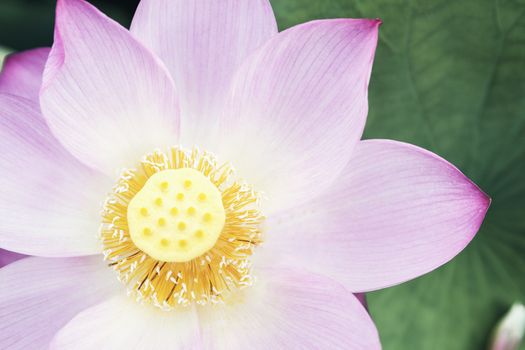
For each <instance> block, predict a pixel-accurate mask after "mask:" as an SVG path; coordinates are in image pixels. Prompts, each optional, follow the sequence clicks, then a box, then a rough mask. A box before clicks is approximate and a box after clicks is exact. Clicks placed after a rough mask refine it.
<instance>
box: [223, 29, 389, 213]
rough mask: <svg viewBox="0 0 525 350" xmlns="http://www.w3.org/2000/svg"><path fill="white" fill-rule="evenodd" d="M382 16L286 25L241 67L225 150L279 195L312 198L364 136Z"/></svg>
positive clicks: (282, 202)
mask: <svg viewBox="0 0 525 350" xmlns="http://www.w3.org/2000/svg"><path fill="white" fill-rule="evenodd" d="M379 24H380V21H378V20H366V19H359V20H356V19H339V20H324V21H315V22H310V23H306V24H303V25H299V26H296V27H293V28H291V29H289V30H286V31H284V32H282V33H280V34H279V35H277V36H276V37H274V38H273V39H271V40H270V41H269V42H268V43H267V44H265V45H264V46H263V47H262V48H261V49H260V50H258V51H257V53H255V54H254V55H252V56H251V57H250V58H249V59H248V61H247V62H246V64H244V65H243V67H242V68H241V69H240V71H239V72H237V74H236V77H235V79H234V82H233V87H232V91H231V96H230V102H229V104H228V106H227V109H226V112H225V113H224V116H223V118H222V119H221V129H222V137H223V139H222V143H223V144H224V149H222V150H221V152H219V154H220V156H221V157H222V158H224V159H226V160H228V161H232V162H233V164H234V166H235V167H237V168H238V170H239V173H240V175H241V176H243V177H245V178H246V179H247V180H248V182H251V183H254V184H255V185H256V188H258V189H259V190H262V191H264V192H265V194H266V195H267V196H268V198H269V199H270V200H271V201H272V202H271V204H269V208H268V211H267V213H268V212H269V211H276V210H279V209H283V208H286V207H290V206H295V205H297V204H299V203H300V202H304V201H306V200H308V199H309V198H311V197H312V195H314V194H316V193H320V192H322V190H323V189H325V188H326V187H327V186H328V185H329V184H331V183H332V181H333V180H334V179H335V178H336V177H337V176H338V174H339V173H340V171H341V170H342V169H343V168H344V166H345V164H346V162H347V160H348V159H349V157H350V154H351V151H352V149H353V147H354V145H355V144H356V143H357V142H358V140H359V139H360V137H361V134H362V131H363V127H364V125H365V120H366V115H367V110H368V103H367V87H368V81H369V78H370V71H371V68H372V61H373V57H374V51H375V47H376V44H377V34H378V27H379Z"/></svg>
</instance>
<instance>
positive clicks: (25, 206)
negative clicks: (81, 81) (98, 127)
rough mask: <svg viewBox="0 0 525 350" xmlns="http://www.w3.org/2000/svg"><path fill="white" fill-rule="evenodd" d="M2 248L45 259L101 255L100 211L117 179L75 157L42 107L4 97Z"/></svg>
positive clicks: (0, 99) (0, 101)
mask: <svg viewBox="0 0 525 350" xmlns="http://www.w3.org/2000/svg"><path fill="white" fill-rule="evenodd" d="M0 149H2V152H0V172H1V174H2V178H1V180H0V183H1V186H0V187H1V188H2V191H0V212H1V213H2V214H1V216H0V247H2V248H5V249H8V250H12V251H16V252H19V253H25V254H30V255H42V256H75V255H85V254H93V253H99V252H100V248H99V244H98V241H97V238H96V235H97V232H98V227H99V225H100V214H99V212H100V207H101V204H100V203H101V201H102V200H103V199H104V194H105V193H106V192H107V191H109V190H110V189H111V184H112V180H111V179H108V178H106V177H105V176H104V175H102V174H100V173H98V172H96V171H93V170H91V169H90V168H88V167H86V166H85V165H83V164H82V163H80V162H79V161H78V160H77V159H75V158H74V157H73V156H72V155H71V154H69V153H68V152H67V151H66V150H65V149H64V148H63V147H62V146H61V145H60V144H59V143H58V142H57V140H56V139H55V138H54V137H53V135H52V134H51V132H50V131H49V129H48V127H47V125H46V124H45V121H44V120H43V118H42V117H41V115H40V112H39V111H38V105H36V104H35V103H34V102H31V101H29V100H26V99H23V98H22V97H16V96H13V95H1V94H0Z"/></svg>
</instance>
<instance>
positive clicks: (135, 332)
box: [51, 295, 201, 350]
mask: <svg viewBox="0 0 525 350" xmlns="http://www.w3.org/2000/svg"><path fill="white" fill-rule="evenodd" d="M51 349H53V350H57V349H67V350H69V349H75V350H82V349H86V350H91V349H152V350H153V349H181V350H182V349H186V350H189V349H195V350H197V349H201V347H200V341H199V335H198V322H197V318H196V313H195V310H194V309H192V308H188V309H180V310H175V311H172V312H165V311H162V310H160V309H158V308H155V307H153V306H151V305H140V304H139V303H137V302H136V301H135V300H134V299H132V298H129V297H126V295H123V296H116V297H113V298H112V299H109V300H107V301H105V302H103V303H101V304H99V305H96V306H93V307H91V308H89V309H87V310H85V311H84V312H81V313H80V314H79V315H78V316H76V317H75V318H74V319H72V320H71V321H70V322H69V323H68V324H67V325H66V326H65V327H64V328H62V329H61V330H60V332H58V334H57V335H56V336H55V338H54V340H53V342H52V344H51Z"/></svg>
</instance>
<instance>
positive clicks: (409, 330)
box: [272, 0, 525, 350]
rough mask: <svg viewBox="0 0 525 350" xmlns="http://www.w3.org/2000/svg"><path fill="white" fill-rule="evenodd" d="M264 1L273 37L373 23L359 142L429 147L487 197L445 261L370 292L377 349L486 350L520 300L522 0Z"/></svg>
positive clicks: (524, 171)
mask: <svg viewBox="0 0 525 350" xmlns="http://www.w3.org/2000/svg"><path fill="white" fill-rule="evenodd" d="M272 4H273V6H274V10H275V12H276V14H277V18H278V22H279V24H280V27H281V29H284V28H286V27H289V26H291V25H294V24H297V23H301V22H305V21H307V20H312V19H317V18H335V17H370V18H376V17H379V18H381V19H382V20H383V26H382V27H381V34H380V41H379V46H378V49H377V55H376V60H375V66H374V70H373V74H372V80H371V84H370V99H369V100H370V113H369V119H368V124H367V127H366V131H365V137H366V138H390V139H396V140H402V141H407V142H410V143H413V144H417V145H420V146H422V147H425V148H427V149H430V150H432V151H434V152H436V153H438V154H440V155H441V156H443V157H445V158H446V159H448V160H449V161H451V162H452V163H454V164H455V165H457V166H458V167H459V168H460V169H461V170H462V171H463V172H464V173H465V174H466V175H468V176H469V177H470V178H471V179H473V180H474V181H475V182H476V183H477V184H478V185H479V186H480V187H481V188H482V189H483V190H484V191H485V192H486V193H488V194H489V195H490V196H491V197H492V199H493V202H492V206H491V208H490V210H489V213H488V215H487V218H486V220H485V223H484V224H483V227H482V229H481V230H480V232H479V233H478V235H477V236H476V238H475V239H474V241H473V242H472V244H471V245H470V246H469V247H467V249H465V250H464V251H463V252H462V253H461V254H460V255H459V256H457V257H456V258H455V259H454V260H453V261H452V262H450V263H449V264H447V265H445V266H444V267H442V268H440V269H438V270H436V271H434V272H432V273H430V274H428V275H426V276H423V277H421V278H418V279H416V280H414V281H411V282H408V283H405V284H403V285H400V286H397V287H393V288H389V289H386V290H383V291H379V292H374V293H371V294H370V295H369V304H370V311H371V313H372V316H373V317H374V319H375V321H376V323H377V326H378V328H379V331H380V335H381V338H382V342H383V346H384V348H385V349H387V350H388V349H399V350H406V349H436V350H437V349H439V350H443V349H447V350H469V349H472V350H474V349H476V350H478V349H484V348H486V344H487V342H488V339H489V336H490V331H491V329H492V327H493V326H494V325H495V324H496V323H497V321H498V319H499V318H500V317H501V316H502V315H503V314H504V313H505V312H506V310H507V309H508V308H509V306H510V305H511V304H512V303H513V302H514V301H515V300H521V301H525V1H523V0H521V1H510V0H507V1H504V0H500V1H498V0H495V1H489V0H471V1H467V0H458V1H450V0H432V1H430V0H427V1H422V0H420V1H415V0H414V1H409V0H362V1H357V0H355V1H349V0H318V1H311V0H273V1H272ZM350 268H351V267H350ZM522 349H525V346H523V347H522Z"/></svg>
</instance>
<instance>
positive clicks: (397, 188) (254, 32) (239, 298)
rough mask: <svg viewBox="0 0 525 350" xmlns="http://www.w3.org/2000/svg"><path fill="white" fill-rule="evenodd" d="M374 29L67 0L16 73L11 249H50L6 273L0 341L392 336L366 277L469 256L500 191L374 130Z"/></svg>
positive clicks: (216, 4) (190, 4) (260, 345)
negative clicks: (48, 37) (124, 13)
mask: <svg viewBox="0 0 525 350" xmlns="http://www.w3.org/2000/svg"><path fill="white" fill-rule="evenodd" d="M379 25H380V21H379V20H368V19H337V20H322V21H314V22H310V23H306V24H303V25H299V26H296V27H293V28H291V29H289V30H286V31H284V32H282V33H277V28H276V24H275V19H274V16H273V13H272V10H271V7H270V4H269V3H268V1H267V0H250V1H234V0H231V1H230V0H224V1H195V0H186V1H169V0H143V1H142V3H141V4H140V6H139V9H138V11H137V13H136V15H135V18H134V20H133V24H132V26H131V30H130V31H127V30H126V29H124V28H123V27H121V26H120V25H118V24H117V23H115V22H114V21H112V20H111V19H109V18H107V17H106V16H104V15H103V14H101V13H100V12H98V11H97V10H96V9H95V8H94V7H92V6H91V5H89V4H87V3H86V2H84V1H82V0H59V2H58V6H57V17H56V30H55V42H54V45H53V47H52V49H51V50H50V52H49V57H48V50H47V49H39V50H34V51H29V52H25V53H21V54H17V55H14V56H11V57H10V58H9V59H8V61H7V63H6V65H5V67H4V70H3V72H2V74H1V76H0V91H2V94H1V95H0V115H1V119H0V144H1V149H2V152H1V155H0V169H1V171H2V180H1V181H2V194H1V196H0V203H1V204H0V205H1V208H2V219H1V223H0V246H1V247H2V248H4V249H8V250H11V251H15V252H19V253H24V254H29V255H33V257H29V258H25V259H22V260H20V261H17V262H15V263H11V264H9V265H8V266H6V267H4V268H2V269H1V270H0V281H1V284H2V288H1V289H0V329H1V332H0V348H2V349H6V348H8V349H27V348H46V347H51V348H53V349H97V348H100V349H127V348H130V349H131V348H132V349H163V348H170V349H182V348H184V349H189V348H191V349H201V348H202V349H272V348H274V349H282V348H287V349H336V348H337V349H338V348H342V349H378V348H380V343H379V339H378V335H377V331H376V329H375V326H374V324H373V322H372V321H371V319H370V317H369V315H368V314H367V312H366V310H365V309H364V308H363V307H362V305H361V304H360V303H359V301H358V300H357V298H356V297H355V296H354V295H353V294H352V292H354V293H358V292H367V291H372V290H377V289H380V288H384V287H388V286H391V285H395V284H398V283H401V282H404V281H406V280H409V279H411V278H415V277H417V276H420V275H422V274H424V273H427V272H429V271H431V270H433V269H435V268H437V267H438V266H440V265H442V264H444V263H445V262H447V261H449V260H450V259H452V258H453V257H454V256H455V255H456V254H458V253H459V252H460V251H461V250H462V249H463V248H464V247H465V246H466V245H467V244H468V242H469V241H470V240H471V239H472V238H473V236H474V235H475V233H476V232H477V230H478V228H479V226H480V224H481V222H482V220H483V217H484V215H485V212H486V210H487V208H488V206H489V199H488V197H487V196H486V195H485V194H484V193H483V192H481V191H480V189H479V188H478V187H476V185H475V184H473V183H472V182H471V181H470V180H469V179H467V178H466V177H465V176H464V175H463V174H462V173H461V172H460V171H459V170H458V169H456V168H455V167H454V166H453V165H451V164H449V163H448V162H446V161H445V160H443V159H442V158H440V157H438V156H437V155H435V154H433V153H431V152H428V151H425V150H423V149H421V148H418V147H416V146H412V145H408V144H405V143H401V142H396V141H389V140H366V141H360V138H361V135H362V131H363V128H364V125H365V121H366V115H367V110H368V104H367V87H368V82H369V78H370V73H371V69H372V61H373V56H374V51H375V47H376V43H377V35H378V27H379ZM44 65H45V69H44ZM42 71H43V74H42ZM122 169H124V170H122ZM233 169H235V171H234V170H233ZM119 174H120V175H119ZM115 183H116V185H114V186H113V190H111V188H112V185H113V184H115ZM108 193H109V194H108ZM101 208H102V213H100V209H101ZM101 223H102V225H101ZM97 232H99V234H98V237H97ZM101 254H103V255H104V257H105V261H103V260H104V259H102V256H101ZM108 265H110V266H111V267H112V269H110V268H109V267H108ZM112 270H115V271H112ZM115 274H116V275H117V276H118V277H119V280H120V281H117V279H116V278H115ZM126 287H127V292H128V294H129V296H127V295H126ZM155 306H156V307H155ZM165 310H169V311H165Z"/></svg>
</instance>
